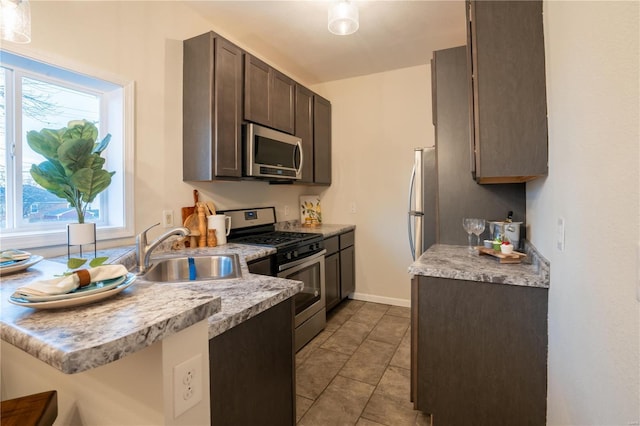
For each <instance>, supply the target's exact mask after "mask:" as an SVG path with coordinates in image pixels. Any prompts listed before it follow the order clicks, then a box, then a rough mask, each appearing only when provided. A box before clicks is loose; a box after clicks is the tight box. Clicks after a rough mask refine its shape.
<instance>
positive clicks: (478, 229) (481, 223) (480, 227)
mask: <svg viewBox="0 0 640 426" xmlns="http://www.w3.org/2000/svg"><path fill="white" fill-rule="evenodd" d="M474 224H475V226H474V227H473V233H474V234H476V238H477V239H478V246H481V245H482V244H480V234H482V233H483V232H484V228H485V227H486V226H487V224H486V222H485V220H484V219H475V223H474Z"/></svg>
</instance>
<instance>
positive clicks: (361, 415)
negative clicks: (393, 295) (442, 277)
mask: <svg viewBox="0 0 640 426" xmlns="http://www.w3.org/2000/svg"><path fill="white" fill-rule="evenodd" d="M409 322H410V309H409V308H401V307H397V306H389V305H382V304H379V303H369V302H362V301H357V300H345V301H344V302H342V303H341V304H340V305H339V306H338V307H336V308H335V309H333V310H332V311H331V312H330V313H329V314H328V315H327V327H326V328H325V329H324V331H322V332H321V333H320V334H319V335H318V336H316V337H315V338H314V339H313V340H312V341H311V342H309V343H308V344H307V345H306V346H305V347H304V348H302V349H301V350H300V351H299V352H298V353H297V354H296V405H297V424H298V425H305V426H309V425H313V426H334V425H345V426H346V425H357V426H368V425H370V426H375V425H388V426H403V425H429V424H430V419H429V416H428V415H425V414H423V413H421V412H419V411H415V410H413V403H411V402H410V399H409V392H410V391H409V388H410V375H409V374H410V372H409V369H410V346H411V335H410V330H409Z"/></svg>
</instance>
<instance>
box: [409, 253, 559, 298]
mask: <svg viewBox="0 0 640 426" xmlns="http://www.w3.org/2000/svg"><path fill="white" fill-rule="evenodd" d="M526 253H527V259H528V261H527V262H523V263H517V264H503V263H499V262H498V261H497V259H495V258H494V257H492V256H484V255H483V256H479V255H473V254H469V252H468V249H467V246H454V245H444V244H436V245H433V246H431V247H430V248H429V249H428V250H427V251H426V252H424V253H423V254H422V256H420V258H419V259H418V260H416V261H415V262H413V263H412V264H411V266H409V273H410V274H412V275H424V276H428V277H438V278H451V279H455V280H468V281H480V282H486V283H494V284H508V285H519V286H526V287H541V288H549V264H548V262H547V261H546V259H544V258H543V257H542V256H540V255H539V254H538V253H537V252H535V249H534V248H533V247H532V246H528V248H527V250H526Z"/></svg>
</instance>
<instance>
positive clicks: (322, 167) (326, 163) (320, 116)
mask: <svg viewBox="0 0 640 426" xmlns="http://www.w3.org/2000/svg"><path fill="white" fill-rule="evenodd" d="M313 165H314V167H313V182H314V183H317V184H322V185H331V102H329V101H328V100H327V99H325V98H323V97H321V96H319V95H314V96H313Z"/></svg>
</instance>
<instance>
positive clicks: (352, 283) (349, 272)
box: [340, 246, 356, 299]
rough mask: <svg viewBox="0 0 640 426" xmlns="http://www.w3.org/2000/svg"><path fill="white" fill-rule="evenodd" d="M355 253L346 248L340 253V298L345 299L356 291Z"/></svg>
mask: <svg viewBox="0 0 640 426" xmlns="http://www.w3.org/2000/svg"><path fill="white" fill-rule="evenodd" d="M355 258H356V251H355V247H354V246H351V247H347V248H346V249H344V250H341V251H340V298H341V299H345V298H346V297H347V296H348V295H349V294H350V293H353V292H354V291H355V290H356V269H355V266H356V261H355Z"/></svg>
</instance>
